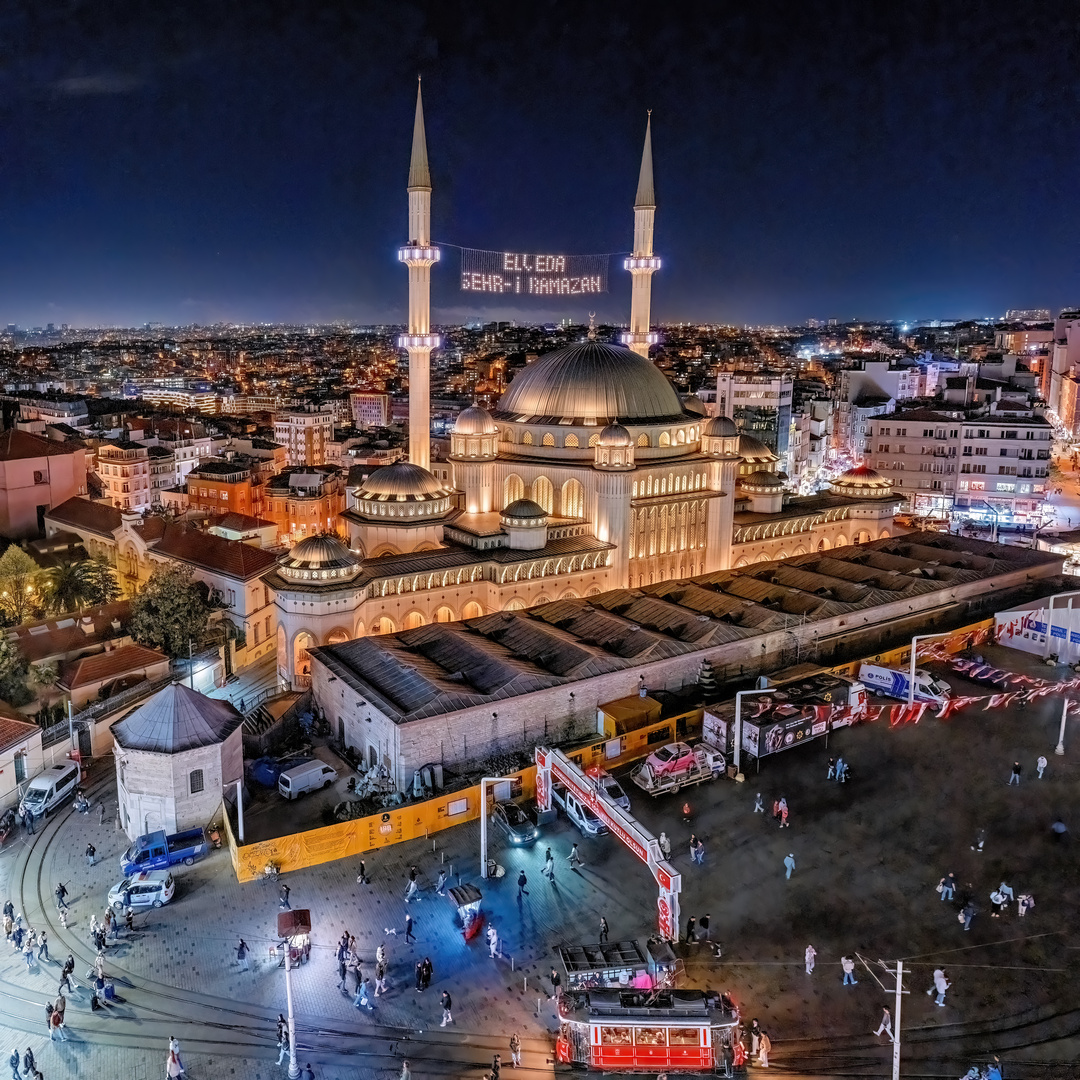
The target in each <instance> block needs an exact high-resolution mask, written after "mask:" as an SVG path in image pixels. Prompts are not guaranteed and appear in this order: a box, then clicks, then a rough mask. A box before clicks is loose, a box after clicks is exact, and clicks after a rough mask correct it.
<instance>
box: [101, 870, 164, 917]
mask: <svg viewBox="0 0 1080 1080" xmlns="http://www.w3.org/2000/svg"><path fill="white" fill-rule="evenodd" d="M174 891H175V886H174V885H173V876H172V871H171V870H144V871H143V872H142V873H141V874H132V875H131V877H126V878H124V880H123V881H121V882H119V883H118V884H116V885H114V886H113V887H112V888H111V889H110V890H109V905H110V906H111V907H112V908H113V910H114V911H123V910H124V908H125V907H127V906H128V905H130V906H131V909H132V910H133V911H145V910H146V908H159V907H161V906H162V904H167V903H168V902H169V901H170V900H171V899H172V898H173V892H174Z"/></svg>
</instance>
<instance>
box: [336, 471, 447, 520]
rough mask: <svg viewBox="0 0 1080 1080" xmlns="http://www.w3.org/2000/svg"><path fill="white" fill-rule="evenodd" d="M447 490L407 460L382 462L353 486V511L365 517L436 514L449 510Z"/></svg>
mask: <svg viewBox="0 0 1080 1080" xmlns="http://www.w3.org/2000/svg"><path fill="white" fill-rule="evenodd" d="M450 495H451V491H450V489H449V488H448V487H446V486H445V485H444V484H443V483H442V482H441V481H440V480H438V479H437V478H436V477H434V476H433V475H432V474H431V473H430V472H428V470H427V469H425V468H423V467H422V466H420V465H414V464H413V463H412V462H411V461H396V462H394V464H393V465H383V466H382V467H381V468H379V469H376V470H375V471H374V472H373V473H372V474H371V475H370V476H368V477H367V478H366V479H365V480H363V481H362V482H361V484H360V486H359V487H358V488H357V489H356V513H358V514H362V515H364V517H369V518H396V519H398V520H399V521H400V520H401V519H402V518H415V517H437V516H439V515H441V514H445V513H447V511H449V509H450Z"/></svg>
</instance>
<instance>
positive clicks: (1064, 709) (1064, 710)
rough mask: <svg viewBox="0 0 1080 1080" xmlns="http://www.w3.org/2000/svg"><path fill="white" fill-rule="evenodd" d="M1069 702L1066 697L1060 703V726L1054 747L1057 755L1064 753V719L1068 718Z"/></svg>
mask: <svg viewBox="0 0 1080 1080" xmlns="http://www.w3.org/2000/svg"><path fill="white" fill-rule="evenodd" d="M1071 704H1072V702H1071V701H1070V700H1069V699H1068V698H1066V699H1065V700H1064V701H1063V702H1062V703H1061V728H1060V729H1059V731H1058V741H1057V746H1055V747H1054V753H1055V754H1057V755H1058V757H1061V756H1063V755H1064V753H1065V721H1066V720H1067V719H1068V716H1069V706H1070V705H1071Z"/></svg>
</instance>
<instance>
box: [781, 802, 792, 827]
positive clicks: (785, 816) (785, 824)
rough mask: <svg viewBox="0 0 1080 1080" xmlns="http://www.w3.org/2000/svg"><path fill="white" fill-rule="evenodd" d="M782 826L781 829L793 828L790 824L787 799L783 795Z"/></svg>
mask: <svg viewBox="0 0 1080 1080" xmlns="http://www.w3.org/2000/svg"><path fill="white" fill-rule="evenodd" d="M780 828H781V829H790V828H791V826H790V825H789V824H788V805H787V799H786V798H783V797H781V799H780Z"/></svg>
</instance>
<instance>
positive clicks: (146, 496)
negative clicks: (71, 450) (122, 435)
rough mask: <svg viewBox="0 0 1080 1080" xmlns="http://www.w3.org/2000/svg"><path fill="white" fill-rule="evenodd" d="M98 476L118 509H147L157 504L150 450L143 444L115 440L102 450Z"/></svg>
mask: <svg viewBox="0 0 1080 1080" xmlns="http://www.w3.org/2000/svg"><path fill="white" fill-rule="evenodd" d="M97 459H98V468H97V471H98V475H99V476H100V477H101V484H102V490H103V492H104V495H105V498H106V499H108V500H109V502H111V503H112V504H113V506H115V507H116V508H117V509H118V510H147V509H149V508H150V505H151V504H152V503H153V501H154V494H153V493H154V489H153V487H152V485H151V483H150V451H149V450H148V448H147V447H145V446H144V445H143V444H142V443H139V442H128V441H126V440H122V439H114V440H111V441H109V442H105V443H102V444H101V445H100V446H99V447H98V452H97Z"/></svg>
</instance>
